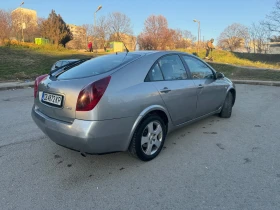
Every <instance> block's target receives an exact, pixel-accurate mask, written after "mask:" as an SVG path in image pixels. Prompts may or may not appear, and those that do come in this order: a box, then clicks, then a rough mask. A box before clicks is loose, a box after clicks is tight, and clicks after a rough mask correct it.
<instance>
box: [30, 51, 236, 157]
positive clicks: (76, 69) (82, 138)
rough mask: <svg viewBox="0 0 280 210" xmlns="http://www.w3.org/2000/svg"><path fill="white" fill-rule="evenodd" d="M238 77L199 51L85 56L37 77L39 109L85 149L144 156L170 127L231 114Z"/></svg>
mask: <svg viewBox="0 0 280 210" xmlns="http://www.w3.org/2000/svg"><path fill="white" fill-rule="evenodd" d="M235 98H236V90H235V86H234V84H233V83H232V82H231V81H230V80H229V79H227V78H226V77H225V76H224V75H223V74H222V73H218V72H216V71H215V70H214V69H213V68H212V67H211V66H209V65H208V64H207V63H205V62H203V61H202V60H200V59H199V58H197V57H195V56H193V55H190V54H186V53H182V52H176V51H137V52H128V53H116V54H111V55H105V56H100V57H97V58H93V59H90V60H87V59H85V60H80V61H79V62H75V64H74V65H70V66H66V67H65V68H62V69H60V70H59V71H57V72H55V73H53V74H50V75H42V76H40V77H38V78H37V79H36V81H35V86H34V106H33V108H32V117H33V120H34V121H35V123H36V124H37V125H38V127H39V128H40V129H41V130H42V131H43V132H44V133H45V134H46V135H47V136H48V137H49V138H50V139H51V140H52V141H54V142H55V143H57V144H58V145H61V146H64V147H67V148H69V149H73V150H76V151H78V152H80V153H81V154H82V155H84V156H85V155H86V154H104V153H111V152H119V151H127V150H128V151H129V152H131V153H132V154H133V155H135V156H136V157H138V158H140V159H141V160H143V161H148V160H152V159H153V158H155V157H156V156H157V155H158V154H159V153H160V151H161V149H162V147H163V144H164V141H165V138H166V136H167V134H168V133H169V132H171V131H173V130H175V129H177V128H180V127H182V126H185V125H187V124H189V123H192V122H194V121H197V120H200V119H202V118H205V117H207V116H210V115H213V114H219V115H220V116H221V117H224V118H229V117H230V116H231V112H232V107H233V105H234V102H235Z"/></svg>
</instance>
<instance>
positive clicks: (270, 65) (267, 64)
mask: <svg viewBox="0 0 280 210" xmlns="http://www.w3.org/2000/svg"><path fill="white" fill-rule="evenodd" d="M180 51H184V52H188V53H194V52H196V51H195V50H180ZM198 56H199V57H200V58H204V57H205V50H201V51H200V52H199V53H198ZM254 56H255V57H254ZM272 56H273V57H278V58H279V59H280V56H278V55H260V54H257V55H253V54H249V55H248V54H247V55H246V54H242V53H232V52H228V51H223V50H214V51H213V58H214V61H215V62H217V63H224V64H232V65H237V66H243V67H256V68H264V69H279V70H280V63H279V61H280V60H278V61H277V59H274V60H269V59H268V58H269V57H272ZM256 57H257V58H258V59H259V60H257V59H256ZM262 57H266V58H267V61H266V60H265V59H261V58H262ZM260 60H262V61H260Z"/></svg>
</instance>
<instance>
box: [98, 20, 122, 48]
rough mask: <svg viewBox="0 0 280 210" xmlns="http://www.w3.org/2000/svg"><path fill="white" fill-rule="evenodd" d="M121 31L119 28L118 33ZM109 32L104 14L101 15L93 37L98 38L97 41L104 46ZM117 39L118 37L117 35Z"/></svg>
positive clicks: (108, 25) (108, 24)
mask: <svg viewBox="0 0 280 210" xmlns="http://www.w3.org/2000/svg"><path fill="white" fill-rule="evenodd" d="M116 28H118V27H116ZM113 31H114V30H113ZM121 31H122V30H120V31H119V33H122V32H121ZM109 33H110V23H109V21H108V19H107V18H106V17H105V16H102V17H100V18H99V19H98V21H97V25H96V28H95V29H94V37H95V38H97V39H98V40H99V43H100V45H101V46H102V47H105V46H106V42H107V40H108V39H109ZM116 33H118V32H116ZM118 35H120V34H118ZM117 39H119V37H118V38H117Z"/></svg>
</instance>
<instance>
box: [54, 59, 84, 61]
mask: <svg viewBox="0 0 280 210" xmlns="http://www.w3.org/2000/svg"><path fill="white" fill-rule="evenodd" d="M77 60H79V59H62V60H58V61H77Z"/></svg>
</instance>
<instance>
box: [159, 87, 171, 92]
mask: <svg viewBox="0 0 280 210" xmlns="http://www.w3.org/2000/svg"><path fill="white" fill-rule="evenodd" d="M170 91H171V90H170V89H169V88H168V87H164V88H163V89H161V90H160V92H161V93H168V92H170Z"/></svg>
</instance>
